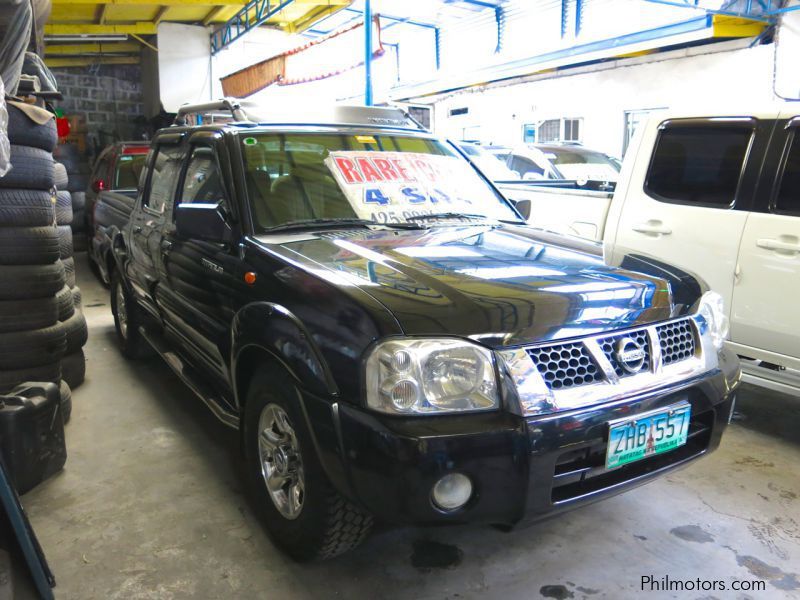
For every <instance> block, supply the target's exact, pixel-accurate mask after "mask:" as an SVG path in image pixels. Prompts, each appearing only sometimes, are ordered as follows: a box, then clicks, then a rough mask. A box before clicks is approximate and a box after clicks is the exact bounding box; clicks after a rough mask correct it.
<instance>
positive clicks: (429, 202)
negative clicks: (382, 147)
mask: <svg viewBox="0 0 800 600" xmlns="http://www.w3.org/2000/svg"><path fill="white" fill-rule="evenodd" d="M325 164H326V165H327V166H328V168H329V169H330V170H331V172H332V173H333V174H334V177H335V178H336V181H337V183H338V184H339V187H341V189H342V190H343V191H344V193H345V195H346V196H347V199H348V201H349V202H350V204H351V205H352V207H353V209H354V210H355V212H356V214H357V215H358V216H359V217H360V218H362V219H369V220H371V221H375V222H377V223H390V222H394V223H396V222H402V221H406V220H407V219H408V218H409V217H418V216H422V215H426V214H435V213H441V212H443V211H446V212H456V213H468V214H474V213H475V212H476V211H477V212H479V213H480V212H482V211H481V207H482V206H486V204H487V203H491V204H496V203H497V199H496V198H495V197H494V194H493V193H492V191H491V189H489V188H487V187H486V186H482V187H473V188H472V189H465V185H464V184H465V183H466V184H467V185H469V182H470V181H471V179H472V178H473V177H474V173H472V172H471V171H470V166H469V165H468V164H467V163H465V162H464V161H463V160H460V159H459V158H457V157H455V156H442V155H434V154H423V153H419V152H347V151H345V152H331V153H330V154H329V155H328V158H326V159H325Z"/></svg>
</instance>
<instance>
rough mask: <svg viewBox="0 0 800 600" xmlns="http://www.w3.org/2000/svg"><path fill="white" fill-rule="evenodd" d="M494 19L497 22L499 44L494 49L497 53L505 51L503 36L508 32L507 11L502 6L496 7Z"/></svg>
mask: <svg viewBox="0 0 800 600" xmlns="http://www.w3.org/2000/svg"><path fill="white" fill-rule="evenodd" d="M494 20H495V23H496V24H497V46H496V47H495V49H494V52H495V54H499V53H500V52H502V51H503V37H504V36H505V32H506V12H505V11H504V10H503V8H502V7H501V6H495V7H494Z"/></svg>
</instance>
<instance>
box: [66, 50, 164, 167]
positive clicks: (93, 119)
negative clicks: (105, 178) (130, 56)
mask: <svg viewBox="0 0 800 600" xmlns="http://www.w3.org/2000/svg"><path fill="white" fill-rule="evenodd" d="M53 75H55V77H56V80H57V81H58V87H59V90H60V91H61V93H62V94H64V100H62V101H60V102H57V103H56V104H57V106H58V107H59V108H61V109H63V110H64V113H65V114H67V115H84V116H85V118H86V123H87V125H88V136H87V138H88V140H87V141H88V145H89V149H90V153H91V151H92V150H94V149H95V147H96V146H105V145H107V144H109V143H111V142H113V141H116V140H129V139H142V135H143V134H144V133H145V132H146V131H147V130H148V123H147V121H146V119H145V117H144V116H143V109H142V102H143V98H142V84H141V70H140V68H139V66H138V65H103V66H101V67H99V68H98V69H97V70H96V71H92V72H88V69H53Z"/></svg>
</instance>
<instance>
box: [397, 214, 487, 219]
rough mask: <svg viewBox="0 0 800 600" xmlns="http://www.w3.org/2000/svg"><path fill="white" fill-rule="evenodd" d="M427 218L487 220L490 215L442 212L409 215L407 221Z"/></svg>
mask: <svg viewBox="0 0 800 600" xmlns="http://www.w3.org/2000/svg"><path fill="white" fill-rule="evenodd" d="M427 219H480V220H482V221H485V220H487V219H488V217H487V216H486V215H477V214H471V213H459V212H440V213H432V214H430V215H414V216H412V217H407V218H406V221H425V220H427Z"/></svg>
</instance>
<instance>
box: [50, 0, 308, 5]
mask: <svg viewBox="0 0 800 600" xmlns="http://www.w3.org/2000/svg"><path fill="white" fill-rule="evenodd" d="M317 1H319V0H317ZM76 4H83V5H86V4H119V5H126V6H153V5H154V4H167V5H170V6H217V5H220V4H222V5H225V6H244V5H245V0H163V1H162V0H53V5H54V6H58V5H61V6H74V5H76Z"/></svg>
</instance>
